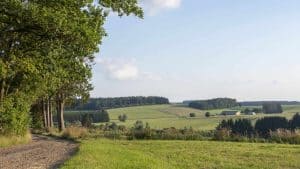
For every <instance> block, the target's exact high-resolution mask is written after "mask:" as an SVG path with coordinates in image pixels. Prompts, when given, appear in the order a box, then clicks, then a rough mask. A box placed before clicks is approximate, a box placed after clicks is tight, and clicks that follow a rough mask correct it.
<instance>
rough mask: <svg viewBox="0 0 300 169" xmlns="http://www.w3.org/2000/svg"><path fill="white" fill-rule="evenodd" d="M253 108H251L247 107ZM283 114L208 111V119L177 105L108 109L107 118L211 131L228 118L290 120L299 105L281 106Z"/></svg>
mask: <svg viewBox="0 0 300 169" xmlns="http://www.w3.org/2000/svg"><path fill="white" fill-rule="evenodd" d="M244 108H245V107H236V108H233V109H235V110H238V109H244ZM249 108H253V107H249ZM283 109H284V113H282V114H268V115H266V114H258V115H255V116H250V115H241V116H220V115H216V114H219V113H220V112H222V111H223V110H227V109H216V110H209V112H210V113H211V114H212V115H216V116H211V117H209V118H207V117H205V112H206V111H202V110H198V109H193V108H189V107H185V106H183V105H178V104H169V105H151V106H137V107H127V108H117V109H109V110H108V112H109V116H110V119H111V121H112V122H116V123H117V124H122V125H125V126H128V127H131V126H133V124H134V123H135V122H136V121H137V120H142V121H143V122H148V123H149V124H150V127H151V128H155V129H161V128H168V127H176V128H184V127H193V128H194V129H198V130H212V129H215V127H216V126H217V125H218V124H219V122H220V121H221V120H222V119H228V118H249V119H251V120H252V121H253V122H254V121H255V120H256V119H258V118H261V117H263V116H285V117H287V118H291V117H292V116H293V115H294V114H295V113H296V112H300V105H295V106H283ZM189 113H195V114H196V117H194V118H190V117H189ZM120 114H126V115H127V116H128V120H127V121H126V122H120V121H119V120H118V116H119V115H120Z"/></svg>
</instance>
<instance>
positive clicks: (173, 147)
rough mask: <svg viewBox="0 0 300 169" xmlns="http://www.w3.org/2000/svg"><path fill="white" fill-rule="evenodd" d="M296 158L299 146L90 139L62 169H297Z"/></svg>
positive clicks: (299, 153)
mask: <svg viewBox="0 0 300 169" xmlns="http://www.w3.org/2000/svg"><path fill="white" fill-rule="evenodd" d="M299 158H300V146H299V145H284V144H265V143H235V142H215V141H127V140H115V141H114V140H107V139H95V140H94V139H91V140H84V141H82V143H81V146H80V150H79V152H78V153H77V154H76V155H75V156H74V157H73V158H72V159H71V160H69V161H67V162H66V163H65V164H64V165H63V166H62V169H83V168H89V169H128V168H131V169H140V168H144V169H162V168H163V169H201V168H203V169H210V168H224V169H234V168H235V169H247V168H251V169H253V168H257V169H281V168H285V169H296V168H300V160H299Z"/></svg>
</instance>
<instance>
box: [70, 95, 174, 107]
mask: <svg viewBox="0 0 300 169" xmlns="http://www.w3.org/2000/svg"><path fill="white" fill-rule="evenodd" d="M155 104H169V99H168V98H165V97H158V96H149V97H144V96H130V97H114V98H90V99H88V101H87V102H86V103H82V100H80V99H78V100H75V103H74V104H72V105H71V106H69V107H67V108H66V109H67V110H100V109H110V108H119V107H129V106H141V105H155Z"/></svg>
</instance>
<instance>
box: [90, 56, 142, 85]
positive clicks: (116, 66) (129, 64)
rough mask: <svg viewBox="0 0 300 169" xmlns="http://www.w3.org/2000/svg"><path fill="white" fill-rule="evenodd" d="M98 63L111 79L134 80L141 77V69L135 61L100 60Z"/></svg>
mask: <svg viewBox="0 0 300 169" xmlns="http://www.w3.org/2000/svg"><path fill="white" fill-rule="evenodd" d="M96 62H97V63H99V64H101V65H102V68H103V70H104V72H105V73H106V74H107V75H108V76H109V78H111V79H115V80H134V79H137V78H138V76H139V69H138V67H137V66H136V64H135V61H134V60H133V59H130V60H125V59H103V58H102V59H98V60H96Z"/></svg>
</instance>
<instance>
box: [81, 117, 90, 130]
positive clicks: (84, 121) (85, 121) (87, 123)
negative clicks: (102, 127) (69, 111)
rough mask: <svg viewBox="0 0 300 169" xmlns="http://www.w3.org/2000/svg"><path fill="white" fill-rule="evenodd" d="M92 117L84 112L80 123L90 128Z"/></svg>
mask: <svg viewBox="0 0 300 169" xmlns="http://www.w3.org/2000/svg"><path fill="white" fill-rule="evenodd" d="M92 123H93V119H92V117H91V116H90V114H84V115H83V117H82V118H81V125H82V126H83V127H87V128H90V127H92Z"/></svg>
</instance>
